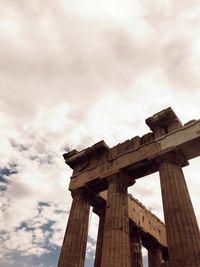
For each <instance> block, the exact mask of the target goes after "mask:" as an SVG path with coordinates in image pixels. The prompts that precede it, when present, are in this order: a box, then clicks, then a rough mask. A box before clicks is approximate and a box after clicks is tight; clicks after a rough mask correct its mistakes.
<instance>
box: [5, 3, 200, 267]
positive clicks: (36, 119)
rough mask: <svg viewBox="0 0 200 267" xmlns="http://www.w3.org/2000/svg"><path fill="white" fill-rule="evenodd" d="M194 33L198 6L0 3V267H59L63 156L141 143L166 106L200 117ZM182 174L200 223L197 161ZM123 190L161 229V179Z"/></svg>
mask: <svg viewBox="0 0 200 267" xmlns="http://www.w3.org/2000/svg"><path fill="white" fill-rule="evenodd" d="M199 32H200V5H199V1H198V0H190V1H189V2H188V1H186V0H182V1H175V0H168V1H167V0H163V1H161V0H157V1H155V0H154V1H153V0H140V1H138V0H132V1H131V0H123V1H120V0H101V1H97V0H84V1H81V0H57V1H54V0H34V1H31V0H0V129H1V130H0V140H1V146H0V155H1V158H0V194H1V201H0V210H1V211H0V212H1V213H0V232H1V235H0V241H1V242H0V243H1V248H0V266H2V267H27V266H29V267H56V264H57V260H58V255H59V251H60V246H61V243H62V239H63V234H64V230H65V227H66V222H67V217H68V212H69V209H70V205H71V196H70V193H69V191H68V190H67V189H68V184H69V180H70V175H71V170H70V168H69V167H67V166H66V165H65V164H64V161H63V158H62V154H63V153H64V152H65V151H69V150H70V149H74V148H76V149H77V150H80V149H82V148H85V147H87V146H90V145H92V144H94V143H95V142H98V141H100V140H102V139H104V140H105V141H106V143H107V144H108V145H109V146H113V145H115V144H117V143H119V142H122V141H124V140H126V139H128V138H132V137H133V136H135V135H140V136H141V135H143V134H145V133H147V132H148V131H149V129H148V127H147V126H146V125H145V122H144V120H145V119H146V118H147V117H149V116H151V115H153V114H154V113H155V112H158V111H160V110H162V109H163V108H166V107H168V106H171V107H172V108H173V109H174V110H175V112H176V113H177V115H178V116H179V117H180V119H181V120H182V122H183V123H186V122H187V121H189V120H191V119H198V118H200V105H199V100H200V76H199V69H200V35H199ZM184 172H185V174H186V178H187V183H188V187H189V191H190V193H191V198H192V201H193V204H194V208H195V211H196V215H197V218H198V221H199V223H200V210H199V206H198V202H199V195H200V180H199V177H198V176H199V175H198V174H199V173H200V166H199V158H197V159H194V160H192V161H191V162H190V166H188V167H186V168H185V169H184ZM129 191H130V192H131V193H132V194H133V195H134V196H135V197H136V198H138V199H139V200H142V202H143V203H144V204H145V205H146V207H147V208H149V209H151V211H153V212H154V213H155V214H156V215H157V216H159V217H160V218H161V219H163V212H162V203H161V196H160V189H159V177H158V174H154V175H151V176H150V177H146V178H144V179H140V180H138V182H137V183H136V185H134V187H132V188H131V189H130V190H129ZM97 224H98V218H97V217H96V215H94V214H92V213H91V215H90V225H89V239H88V249H87V259H86V267H91V266H92V262H93V255H94V249H95V239H96V232H97ZM144 255H145V253H144Z"/></svg>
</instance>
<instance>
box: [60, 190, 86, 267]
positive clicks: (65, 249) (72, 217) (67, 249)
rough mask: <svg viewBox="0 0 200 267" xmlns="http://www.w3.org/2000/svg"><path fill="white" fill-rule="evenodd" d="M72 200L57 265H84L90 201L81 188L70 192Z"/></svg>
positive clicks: (75, 266)
mask: <svg viewBox="0 0 200 267" xmlns="http://www.w3.org/2000/svg"><path fill="white" fill-rule="evenodd" d="M72 196H73V202H72V206H71V210H70V214H69V219H68V224H67V229H66V232H65V237H64V241H63V245H62V248H61V253H60V258H59V263H58V267H84V263H85V252H86V244H87V235H88V219H89V212H90V203H89V200H88V198H87V197H86V194H85V192H84V190H83V189H78V190H76V191H75V192H73V193H72Z"/></svg>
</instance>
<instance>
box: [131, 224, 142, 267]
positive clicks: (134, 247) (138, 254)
mask: <svg viewBox="0 0 200 267" xmlns="http://www.w3.org/2000/svg"><path fill="white" fill-rule="evenodd" d="M130 240H131V267H143V262H142V243H141V238H140V233H139V231H138V229H137V228H133V229H131V232H130Z"/></svg>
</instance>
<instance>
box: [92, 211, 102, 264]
mask: <svg viewBox="0 0 200 267" xmlns="http://www.w3.org/2000/svg"><path fill="white" fill-rule="evenodd" d="M104 220H105V210H103V211H102V212H101V213H100V214H99V229H98V235H97V244H96V252H95V261H94V267H100V266H101V256H102V246H103V230H104Z"/></svg>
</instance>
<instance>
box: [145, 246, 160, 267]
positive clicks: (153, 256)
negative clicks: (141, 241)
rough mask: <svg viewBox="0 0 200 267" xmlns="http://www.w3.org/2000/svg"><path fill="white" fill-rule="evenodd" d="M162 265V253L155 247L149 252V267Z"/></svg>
mask: <svg viewBox="0 0 200 267" xmlns="http://www.w3.org/2000/svg"><path fill="white" fill-rule="evenodd" d="M161 264H162V253H161V250H160V249H159V248H157V247H153V248H151V249H149V250H148V266H149V267H160V266H161Z"/></svg>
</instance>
